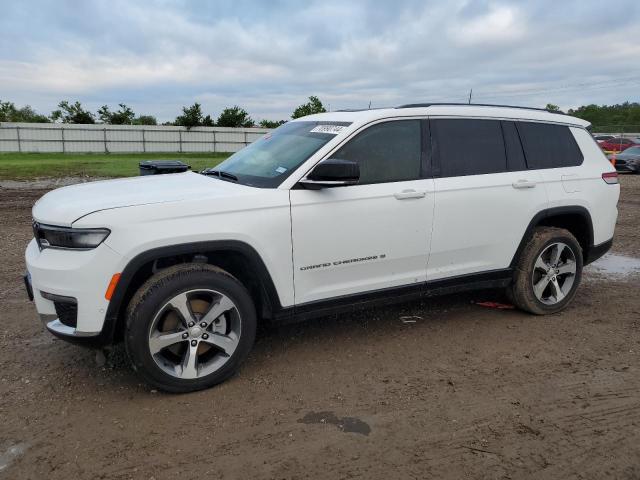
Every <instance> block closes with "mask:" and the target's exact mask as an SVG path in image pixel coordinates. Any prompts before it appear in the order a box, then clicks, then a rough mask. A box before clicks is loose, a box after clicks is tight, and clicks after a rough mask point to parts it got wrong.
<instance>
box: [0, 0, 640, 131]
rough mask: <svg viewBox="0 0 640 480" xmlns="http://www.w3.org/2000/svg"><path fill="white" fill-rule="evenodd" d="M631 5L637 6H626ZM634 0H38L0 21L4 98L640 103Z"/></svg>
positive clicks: (51, 101) (167, 106) (283, 104)
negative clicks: (604, 0)
mask: <svg viewBox="0 0 640 480" xmlns="http://www.w3.org/2000/svg"><path fill="white" fill-rule="evenodd" d="M620 12H624V15H620ZM639 20H640V6H638V4H637V2H636V1H632V0H629V1H626V0H621V1H618V2H615V1H614V2H610V3H609V4H608V5H607V8H603V7H602V4H601V3H600V2H597V1H588V0H583V1H576V0H569V1H564V2H557V1H551V0H540V1H537V2H527V3H523V2H516V1H513V2H512V1H491V0H469V1H465V0H451V1H447V2H438V1H423V0H397V1H395V2H387V1H384V0H378V1H374V0H371V1H357V2H356V1H354V2H344V1H334V0H324V1H310V2H304V3H303V2H297V1H289V0H277V1H272V2H259V1H255V2H251V1H248V0H237V1H235V2H231V1H229V2H215V3H211V2H207V1H204V0H202V1H187V0H182V1H179V0H158V1H151V0H149V1H144V2H143V1H140V2H129V1H125V0H114V1H107V0H103V1H101V0H94V1H83V2H77V1H73V0H61V1H59V2H48V1H45V0H25V1H23V2H8V3H7V5H5V6H3V16H2V17H0V98H2V99H3V100H4V99H7V100H11V101H14V102H16V103H18V104H31V105H32V106H34V107H35V108H36V109H38V110H40V111H43V112H48V111H50V110H52V109H53V108H55V106H56V104H57V103H58V102H59V101H60V100H61V99H72V100H75V99H78V100H80V101H82V102H83V103H85V104H86V105H87V106H89V107H91V108H93V109H96V108H97V107H98V106H100V105H102V104H105V103H107V104H112V105H113V104H116V103H119V102H124V103H127V104H129V105H131V106H133V107H134V109H135V110H136V111H138V112H140V113H151V114H155V115H157V116H158V117H159V118H160V119H162V120H170V119H173V118H174V117H175V116H176V115H177V114H178V113H179V111H180V108H181V106H182V105H187V104H191V103H193V102H194V101H200V102H202V103H203V107H204V109H205V111H206V112H207V113H211V114H212V115H214V116H215V115H217V113H218V112H219V111H220V110H221V109H222V108H224V107H225V106H229V105H233V104H239V105H241V106H243V107H244V108H247V109H248V110H249V111H250V112H251V114H252V115H253V117H254V118H274V119H276V118H286V117H288V116H289V115H290V112H291V111H292V110H293V108H295V106H296V105H298V104H300V103H302V102H303V101H305V99H306V97H308V96H309V95H319V96H320V97H321V99H322V100H323V101H324V102H325V103H326V104H330V105H331V108H333V109H337V108H350V107H366V106H367V105H368V104H369V102H371V103H372V105H373V106H385V105H395V104H400V103H409V102H416V101H465V100H466V98H467V95H468V92H469V90H470V89H471V88H473V91H474V99H475V100H476V101H478V102H482V101H484V102H504V103H514V104H524V105H533V106H544V105H545V104H546V103H547V102H552V103H556V104H559V105H561V106H562V107H565V108H566V107H569V106H576V105H579V104H582V103H613V102H620V101H625V100H632V101H633V100H635V101H638V100H639V99H638V94H637V92H638V86H639V85H640V66H638V65H640V64H638V65H636V64H637V62H636V60H637V58H640V44H639V43H638V42H636V41H634V40H633V39H635V38H638V37H639V35H640V21H639Z"/></svg>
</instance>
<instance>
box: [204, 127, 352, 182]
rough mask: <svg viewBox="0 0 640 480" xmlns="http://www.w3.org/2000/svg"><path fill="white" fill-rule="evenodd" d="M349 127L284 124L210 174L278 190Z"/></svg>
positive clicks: (237, 153)
mask: <svg viewBox="0 0 640 480" xmlns="http://www.w3.org/2000/svg"><path fill="white" fill-rule="evenodd" d="M348 125H350V123H349V122H311V121H308V122H307V121H300V122H290V123H285V124H284V125H282V126H280V127H278V128H277V129H275V130H274V131H273V132H269V133H267V134H266V135H265V136H264V137H262V138H260V139H259V140H256V141H255V142H253V143H252V144H251V145H249V146H247V147H245V148H243V149H242V150H240V151H239V152H236V153H234V154H233V155H231V156H230V157H229V158H227V159H226V160H225V161H224V162H222V163H220V164H219V165H218V166H216V167H215V168H213V169H210V172H211V173H210V174H212V175H218V176H219V177H220V178H221V179H224V180H231V181H237V182H238V183H242V184H244V185H250V186H253V187H262V188H275V187H277V186H278V185H280V184H281V183H282V182H283V181H284V179H285V178H287V177H288V176H289V175H291V173H293V172H294V171H295V170H296V169H297V168H298V167H299V166H300V165H302V163H304V162H305V161H306V160H307V159H308V158H309V157H310V156H311V155H313V154H314V153H316V152H317V151H318V150H320V148H322V147H323V146H324V145H326V144H327V143H328V142H329V141H330V140H332V139H334V138H335V137H336V135H337V134H338V133H340V131H341V130H342V129H344V128H346V127H347V126H348Z"/></svg>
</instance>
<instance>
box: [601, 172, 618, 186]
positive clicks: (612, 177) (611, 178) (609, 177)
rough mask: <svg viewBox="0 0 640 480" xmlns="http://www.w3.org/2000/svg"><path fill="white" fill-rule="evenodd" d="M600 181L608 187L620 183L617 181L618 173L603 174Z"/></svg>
mask: <svg viewBox="0 0 640 480" xmlns="http://www.w3.org/2000/svg"><path fill="white" fill-rule="evenodd" d="M602 179H603V180H604V181H605V183H608V184H609V185H617V184H618V183H620V182H619V181H618V172H605V173H603V174H602Z"/></svg>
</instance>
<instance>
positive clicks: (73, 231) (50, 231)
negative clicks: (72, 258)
mask: <svg viewBox="0 0 640 480" xmlns="http://www.w3.org/2000/svg"><path fill="white" fill-rule="evenodd" d="M33 232H34V234H35V237H36V242H38V246H39V247H40V250H42V249H43V248H69V249H76V250H88V249H91V248H96V247H97V246H98V245H100V244H101V243H102V242H104V240H105V239H106V238H107V237H108V236H109V234H110V233H111V231H110V230H109V229H107V228H68V227H54V226H52V225H41V224H39V223H34V224H33Z"/></svg>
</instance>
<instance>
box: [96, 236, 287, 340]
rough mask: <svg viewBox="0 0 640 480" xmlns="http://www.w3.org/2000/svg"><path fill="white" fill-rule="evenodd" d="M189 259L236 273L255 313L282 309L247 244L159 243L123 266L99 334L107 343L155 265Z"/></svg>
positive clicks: (271, 313) (264, 269)
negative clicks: (247, 292) (253, 304)
mask: <svg viewBox="0 0 640 480" xmlns="http://www.w3.org/2000/svg"><path fill="white" fill-rule="evenodd" d="M189 262H201V263H208V264H211V265H216V266H218V267H220V268H222V269H224V270H226V271H228V272H229V273H230V274H231V275H233V276H234V277H236V278H237V279H238V280H239V281H240V282H241V283H242V284H243V285H245V287H246V288H247V289H248V290H249V293H250V294H251V296H252V298H253V299H254V302H256V312H257V313H258V316H259V317H261V318H271V317H274V316H275V315H277V314H278V313H279V312H280V311H282V310H283V309H282V305H281V303H280V297H279V295H278V292H277V290H276V288H275V284H274V283H273V279H272V278H271V274H270V273H269V270H268V269H267V267H266V265H265V264H264V261H263V260H262V258H261V257H260V254H259V253H258V252H257V251H256V250H255V249H254V248H253V247H252V246H251V245H249V244H247V243H245V242H242V241H238V240H218V241H210V242H194V243H183V244H177V245H169V246H163V247H158V248H154V249H151V250H147V251H145V252H142V253H140V254H138V255H137V256H135V257H134V258H132V259H131V260H130V261H129V263H128V264H127V265H126V267H125V268H124V269H123V271H122V273H121V276H120V280H119V281H118V284H117V286H116V289H115V291H114V293H113V296H112V297H111V301H110V302H109V306H108V307H107V312H106V315H105V324H104V327H103V332H102V335H104V336H105V337H106V338H108V339H109V340H110V341H109V342H108V343H112V342H113V341H117V340H119V339H120V335H121V334H122V331H123V329H124V317H125V312H126V308H127V305H128V304H129V301H130V299H131V298H132V297H133V295H134V294H135V292H136V291H137V290H138V288H139V287H140V286H141V285H142V284H143V283H144V282H145V281H146V280H147V279H148V278H150V277H151V276H152V275H153V274H154V273H155V272H156V271H157V269H160V268H165V267H167V266H172V265H176V264H180V263H189ZM162 263H164V265H161V266H160V268H157V267H158V265H159V264H162Z"/></svg>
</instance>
